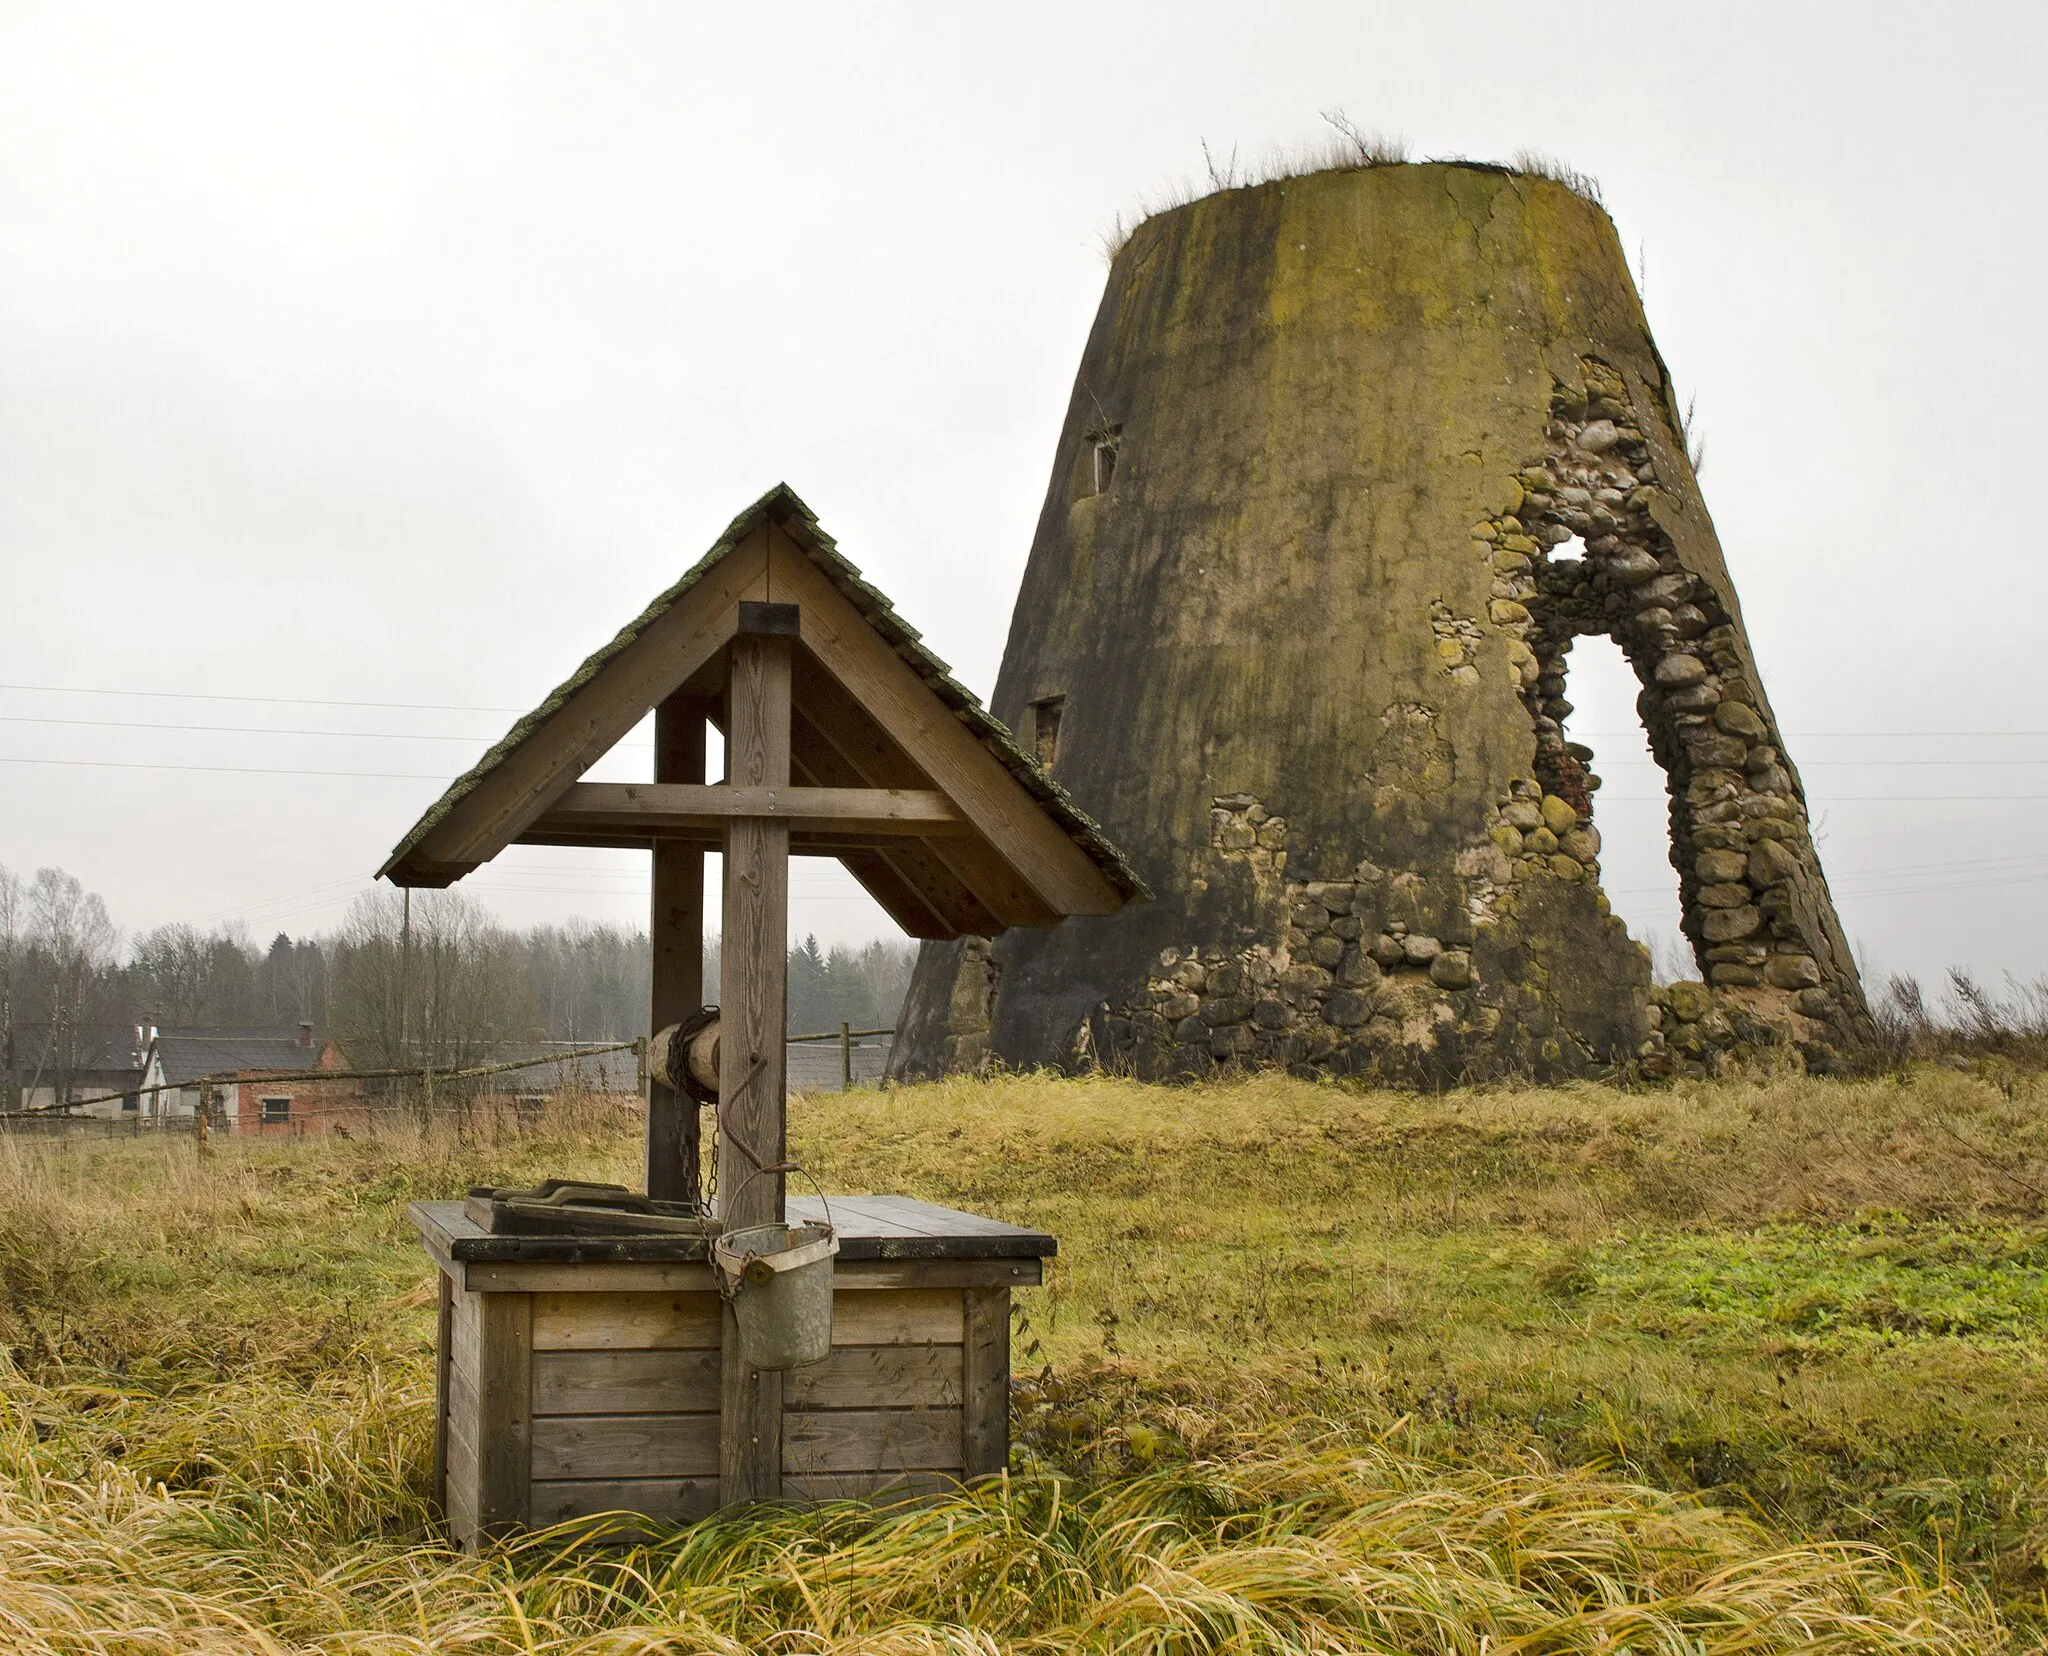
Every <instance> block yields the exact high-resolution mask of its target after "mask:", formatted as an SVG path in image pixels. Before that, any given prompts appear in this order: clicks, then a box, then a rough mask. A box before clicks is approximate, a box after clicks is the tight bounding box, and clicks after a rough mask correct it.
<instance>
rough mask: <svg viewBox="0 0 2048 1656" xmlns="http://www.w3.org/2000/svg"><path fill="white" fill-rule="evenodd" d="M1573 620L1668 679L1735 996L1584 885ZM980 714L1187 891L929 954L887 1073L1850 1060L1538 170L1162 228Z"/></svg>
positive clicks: (1599, 283)
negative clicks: (1681, 964) (1686, 969)
mask: <svg viewBox="0 0 2048 1656" xmlns="http://www.w3.org/2000/svg"><path fill="white" fill-rule="evenodd" d="M1573 536H1578V537H1582V538H1583V541H1584V544H1585V548H1586V555H1585V558H1584V560H1583V561H1579V560H1576V559H1571V560H1567V559H1564V558H1562V557H1558V556H1553V554H1552V548H1553V547H1554V546H1561V545H1562V544H1564V543H1566V542H1567V541H1569V540H1571V538H1572V537H1573ZM1587 632H1601V633H1606V634H1609V635H1611V636H1613V637H1614V638H1616V639H1617V640H1618V641H1619V642H1620V643H1621V645H1622V647H1623V648H1624V649H1625V650H1626V652H1627V653H1628V656H1629V658H1630V660H1631V661H1632V662H1633V663H1634V665H1635V667H1636V670H1637V673H1638V675H1639V677H1640V678H1641V679H1642V681H1643V684H1644V691H1643V698H1642V704H1641V705H1642V711H1643V715H1644V719H1645V723H1646V725H1647V727H1648V730H1649V733H1650V737H1651V742H1652V747H1653V751H1654V752H1655V753H1656V755H1657V757H1658V759H1659V761H1660V763H1661V764H1662V765H1663V766H1664V767H1665V770H1666V774H1667V782H1668V785H1669V788H1670V792H1671V800H1672V804H1671V820H1672V834H1673V861H1674V863H1675V865H1676V866H1677V868H1678V870H1679V873H1680V877H1681V882H1682V889H1681V897H1682V902H1683V908H1684V915H1685V928H1686V932H1687V935H1688V936H1689V937H1690V938H1691V939H1692V941H1693V943H1694V945H1695V947H1696V949H1697V950H1698V951H1699V953H1700V957H1701V964H1702V968H1703V975H1704V976H1705V977H1707V978H1708V979H1709V980H1710V981H1711V983H1712V985H1713V990H1712V993H1711V994H1709V993H1708V992H1707V991H1706V990H1704V989H1700V990H1697V991H1693V990H1686V989H1681V990H1680V991H1678V992H1677V993H1676V994H1675V995H1667V994H1666V993H1665V992H1664V991H1661V990H1655V989H1653V987H1652V985H1651V981H1650V973H1649V966H1648V961H1647V958H1646V956H1645V954H1644V951H1643V950H1642V949H1641V948H1640V947H1639V946H1638V945H1637V944H1636V943H1634V942H1633V941H1631V940H1630V939H1629V938H1628V936H1627V934H1626V932H1625V930H1624V928H1623V927H1622V925H1621V923H1620V921H1619V920H1618V919H1616V918H1614V917H1613V916H1612V915H1611V914H1610V912H1609V908H1608V904H1607V901H1606V899H1605V897H1604V896H1603V895H1602V893H1601V892H1600V889H1599V883H1598V876H1599V857H1598V835H1597V831H1596V830H1595V828H1594V826H1593V820H1592V815H1593V814H1592V810H1591V788H1592V787H1595V786H1597V782H1595V781H1591V780H1590V779H1589V778H1588V776H1587V774H1586V772H1585V770H1584V767H1583V760H1584V759H1585V758H1588V757H1590V755H1589V754H1587V753H1585V752H1584V751H1583V750H1581V751H1579V752H1578V753H1574V752H1573V751H1572V749H1571V747H1570V745H1569V742H1568V739H1567V737H1566V735H1565V733H1564V731H1563V730H1562V729H1561V727H1560V721H1561V720H1562V719H1563V717H1564V715H1565V713H1566V712H1567V711H1568V703H1566V702H1565V701H1564V699H1563V698H1564V694H1565V690H1566V680H1567V677H1568V674H1567V653H1568V651H1569V648H1570V641H1571V639H1572V638H1573V637H1575V636H1578V635H1581V634H1584V633H1587ZM994 710H995V712H996V714H997V715H998V716H999V717H1000V718H1002V719H1003V720H1005V721H1006V722H1007V723H1008V724H1010V726H1011V727H1012V728H1013V729H1015V730H1016V731H1018V732H1019V734H1020V735H1021V736H1022V737H1023V738H1024V740H1025V741H1026V743H1027V745H1035V746H1036V747H1037V748H1038V750H1039V753H1040V756H1041V758H1044V759H1049V761H1050V764H1051V769H1052V772H1053V774H1054V776H1055V777H1056V778H1057V779H1058V780H1059V781H1060V782H1061V783H1062V784H1063V785H1064V786H1065V787H1066V788H1067V789H1068V790H1069V791H1070V792H1071V793H1072V794H1073V795H1074V797H1075V798H1076V800H1077V801H1078V802H1079V803H1080V805H1081V806H1082V808H1083V809H1085V810H1087V811H1088V812H1089V813H1091V814H1092V815H1093V816H1095V817H1096V818H1097V819H1098V820H1099V821H1100V822H1101V823H1102V825H1103V826H1104V828H1105V829H1106V831H1107V832H1108V834H1109V835H1110V837H1111V838H1112V839H1114V840H1115V841H1116V842H1117V844H1119V845H1120V846H1122V847H1124V848H1125V849H1126V850H1127V851H1128V852H1129V853H1130V854H1131V856H1132V858H1133V860H1134V861H1135V862H1136V863H1137V865H1138V867H1139V869H1140V871H1141V873H1142V874H1143V875H1144V877H1145V879H1146V880H1147V881H1148V882H1149V883H1150V884H1151V885H1152V887H1153V889H1154V891H1155V892H1156V893H1157V894H1158V900H1157V901H1155V902H1154V903H1151V904H1149V905H1144V906H1140V907H1137V908H1133V909H1130V910H1126V911H1125V912H1124V913H1122V914H1119V915H1117V916H1114V917H1111V918H1108V919H1097V920H1070V921H1068V922H1066V923H1065V924H1064V925H1062V926H1061V927H1059V928H1058V929H1056V930H1054V931H1051V932H1013V933H1010V934H1008V935H1006V936H1004V937H1002V938H1000V939H997V940H996V941H995V942H994V943H993V944H987V943H979V942H969V943H966V944H948V945H928V946H927V948H926V950H925V953H924V955H923V957H922V959H921V960H920V963H919V967H918V971H917V975H916V980H915V982H914V984H913V988H912V992H911V997H910V1004H909V1006H908V1007H907V1008H906V1016H905V1024H904V1031H903V1035H902V1036H901V1038H900V1039H899V1041H898V1045H897V1054H898V1056H897V1059H896V1068H897V1071H898V1073H899V1074H904V1075H917V1074H929V1073H936V1072H940V1071H944V1070H949V1069H959V1068H971V1067H974V1066H977V1065H979V1064H982V1063H985V1062H988V1061H990V1060H1000V1061H1002V1062H1005V1063H1008V1064H1011V1065H1020V1066H1021V1065H1034V1064H1062V1065H1067V1066H1073V1065H1086V1064H1092V1063H1107V1064H1111V1065H1115V1066H1128V1067H1130V1068H1132V1069H1134V1070H1136V1071H1137V1072H1138V1073H1141V1074H1145V1075H1155V1076H1164V1075H1198V1074H1202V1073H1205V1072H1207V1071H1209V1070H1212V1069H1213V1068H1214V1067H1215V1066H1216V1065H1217V1064H1218V1063H1231V1062H1238V1063H1245V1064H1281V1065H1287V1066H1290V1067H1295V1068H1298V1069H1307V1070H1312V1071H1334V1072H1337V1073H1344V1074H1365V1075H1375V1076H1379V1077H1382V1078H1385V1079H1390V1080H1413V1081H1425V1082H1427V1081H1440V1080H1446V1079H1455V1078H1457V1077H1459V1076H1476V1075H1485V1074H1499V1073H1533V1074H1537V1075H1550V1074H1587V1073H1607V1072H1613V1071H1615V1070H1617V1069H1622V1068H1627V1067H1629V1066H1635V1067H1637V1068H1639V1069H1642V1070H1647V1071H1649V1072H1650V1073H1668V1072H1669V1071H1671V1070H1672V1069H1684V1068H1687V1067H1694V1068H1700V1069H1704V1068H1706V1067H1710V1066H1711V1065H1713V1064H1714V1063H1716V1062H1718V1061H1721V1055H1723V1054H1726V1053H1728V1052H1731V1051H1739V1050H1740V1049H1742V1048H1743V1047H1745V1046H1748V1045H1754V1044H1756V1043H1759V1042H1766V1041H1789V1042H1793V1043H1796V1044H1798V1045H1799V1046H1801V1047H1802V1048H1803V1049H1804V1050H1806V1051H1807V1053H1808V1054H1809V1056H1810V1058H1812V1059H1813V1060H1814V1061H1816V1062H1819V1063H1822V1064H1825V1063H1828V1062H1831V1061H1833V1060H1834V1055H1835V1054H1836V1053H1837V1052H1839V1050H1840V1048H1841V1047H1842V1046H1843V1044H1844V1043H1845V1041H1847V1040H1849V1039H1851V1038H1853V1036H1854V1034H1855V1032H1856V1028H1857V1025H1858V1023H1859V1020H1861V1019H1862V1018H1863V1016H1864V1012H1863V1002H1862V995H1861V990H1860V988H1859V986H1858V984H1857V980H1856V975H1855V968H1854V964H1853V962H1852V960H1851V958H1850V954H1849V950H1848V948H1847V946H1846V944H1845V943H1844V941H1843V938H1842V935H1841V931H1840V928H1839V926H1838V925H1837V923H1836V920H1835V917H1834V912H1833V907H1832V904H1831V902H1830V900H1829V897H1828V893H1827V888H1826V885H1825V882H1824V880H1823V878H1822V875H1821V871H1820V867H1819V863H1818V861H1817V859H1816V857H1815V855H1814V852H1813V847H1812V841H1811V838H1810V835H1809V833H1808V829H1807V821H1806V812H1805V808H1804V803H1803V798H1802V793H1801V788H1800V784H1799V780H1798V776H1797V773H1796V771H1795V770H1794V769H1793V768H1792V764H1791V761H1790V759H1789V758H1788V757H1787V756H1786V754H1785V749H1784V743H1783V742H1782V740H1780V739H1779V736H1778V733H1777V722H1776V719H1775V718H1774V716H1773V715H1772V713H1771V710H1770V707H1769V703H1768V701H1767V699H1766V697H1765V695H1764V692H1763V686H1762V681H1761V678H1760V676H1759V674H1758V672H1757V669H1756V664H1755V661H1754V659H1753V657H1752V655H1751V652H1750V649H1749V645H1748V641H1747V638H1746V636H1745V634H1744V631H1743V626H1742V619H1741V613H1740V608H1739V606H1738V604H1737V601H1736V596H1735V591H1734V588H1733V585H1732V583H1731V582H1730V580H1729V577H1728V571H1727V568H1726V565H1725V563H1724V562H1723V559H1722V555H1721V550H1720V546H1719V544H1718V542H1717V540H1716V538H1715V535H1714V529H1713V524H1712V522H1711V520H1710V518H1709V516H1708V513H1707V509H1706V505H1705V502H1704V501H1703V500H1702V499H1701V496H1700V492H1699V488H1698V484H1697V481H1696V480H1695V478H1694V476H1693V473H1692V469H1691V466H1690V465H1689V463H1688V462H1687V459H1686V456H1685V452H1684V445H1683V442H1682V439H1681V436H1680V433H1679V431H1678V429H1677V421H1676V419H1675V416H1674V412H1673V407H1672V390H1671V385H1670V378H1669V375H1668V374H1667V373H1666V371H1665V368H1664V365H1663V362H1662V360H1661V359H1660V358H1659V356H1658V353H1657V350H1656V347H1655V345H1654V343H1653V342H1652V340H1651V338H1650V334H1649V330H1648V327H1647V325H1646V323H1645V321H1644V317H1643V312H1642V308H1641V305H1640V303H1639V302H1638V299H1637V296H1636V293H1635V290H1634V287H1633V284H1632V283H1631V281H1630V278H1629V274H1628V268H1627V264H1626V260H1625V258H1624V255H1623V253H1622V249H1621V246H1620V243H1619V241H1618V238H1617V237H1616V234H1615V231H1614V227H1613V225H1612V224H1611V223H1610V222H1609V220H1608V218H1607V216H1606V214H1605V213H1604V212H1602V211H1601V210H1600V208H1599V207H1597V206H1595V205H1593V204H1592V203H1589V202H1587V201H1585V200H1583V199H1581V198H1580V197H1579V196H1577V195H1575V194H1573V193H1572V192H1571V191H1569V190H1568V189H1566V188H1564V187H1563V186H1561V185H1559V184H1556V183H1553V182H1550V181H1548V180H1544V179H1539V178H1533V177H1527V176H1521V175H1514V174H1509V173H1505V172H1501V171H1497V170H1493V169H1486V168H1479V167H1470V166H1456V165H1440V164H1429V165H1420V166H1395V167H1384V168H1375V169H1371V170H1364V171H1355V172H1333V173H1321V174H1315V175H1312V176H1308V177H1303V178H1296V179H1289V180H1286V181H1283V182H1279V183H1273V184H1268V185H1263V186H1259V187H1256V188H1251V189H1241V190H1233V191H1226V192H1224V193H1221V194H1218V195H1214V196H1211V197H1208V198H1206V199H1204V200H1201V201H1198V202H1195V203H1193V204H1191V205H1189V206H1186V207H1183V208H1180V209H1177V210H1175V211H1173V212H1169V213H1165V214H1161V215H1160V216H1158V217H1156V218H1153V219H1151V220H1148V221H1147V222H1146V223H1144V224H1143V225H1141V226H1140V227H1139V228H1138V230H1137V231H1136V233H1135V234H1134V235H1133V236H1132V237H1131V239H1130V241H1129V243H1128V244H1127V245H1126V246H1125V247H1124V248H1123V249H1122V250H1121V252H1120V253H1119V254H1118V255H1117V257H1116V259H1115V261H1114V263H1113V265H1112V267H1111V271H1110V277H1109V284H1108V291H1107V293H1106V294H1105V296H1104V298H1103V302H1102V306H1101V310H1100V311H1099V313H1098V315H1097V317H1096V321H1095V326H1094V329H1093V332H1092V333H1091V335H1090V338H1089V341H1088V346H1087V350H1086V354H1085V356H1084V357H1083V360H1082V364H1081V370H1080V373H1079V375H1078V377H1077V379H1076V383H1075V388H1074V396H1073V401H1072V404H1071V406H1070V408H1069V411H1068V415H1067V421H1066V426H1065V429H1064V431H1063V433H1062V436H1061V441H1060V446H1059V451H1058V456H1057V459H1056V460H1055V463H1054V467H1053V477H1052V483H1051V487H1050V489H1049V491H1048V493H1047V496H1046V502H1045V507H1044V511H1043V513H1042V515H1041V517H1040V520H1039V526H1038V533H1037V538H1036V540H1035V541H1034V543H1033V546H1032V552H1031V558H1030V563H1029V567H1028V569H1027V571H1026V574H1025V578H1024V583H1023V588H1022V591H1021V592H1020V594H1019V597H1018V601H1017V608H1016V613H1015V616H1014V618H1013V620H1012V624H1011V631H1010V638H1009V645H1008V649H1007V651H1006V653H1005V655H1004V660H1003V667H1002V672H1001V676H1000V679H999V681H998V684H997V688H996V693H995V697H994Z"/></svg>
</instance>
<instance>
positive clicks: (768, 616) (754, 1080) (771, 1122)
mask: <svg viewBox="0 0 2048 1656" xmlns="http://www.w3.org/2000/svg"><path fill="white" fill-rule="evenodd" d="M761 612H765V615H763V614H762V613H761ZM784 616H786V617H787V619H786V621H785V620H784V619H783V617H784ZM750 622H751V623H752V624H753V625H754V627H755V628H756V629H757V630H754V631H748V630H747V629H748V626H749V623H750ZM740 625H741V632H740V635H739V636H738V637H737V638H735V639H734V640H733V641H732V645H731V649H730V652H729V654H728V656H727V661H728V663H729V668H728V675H727V683H726V692H725V697H726V701H725V718H726V725H725V731H726V735H725V741H726V780H727V781H728V782H730V783H731V784H732V785H733V786H734V787H748V788H786V787H788V786H789V665H790V644H791V639H792V637H793V635H794V634H795V631H796V606H795V605H793V604H742V605H741V606H740ZM785 627H786V629H787V630H786V631H785V630H784V628H785ZM771 628H772V629H773V630H770V629H771ZM724 908H725V914H724V940H723V942H722V944H721V946H720V947H721V955H720V978H721V980H722V981H721V983H720V986H719V1018H718V1024H719V1064H718V1086H719V1098H720V1104H719V1113H720V1116H721V1118H722V1119H723V1122H724V1126H725V1131H724V1132H722V1133H721V1134H720V1135H719V1147H718V1200H719V1206H720V1209H721V1217H723V1219H724V1220H725V1223H726V1226H727V1228H728V1229H735V1228H738V1227H740V1226H743V1225H765V1224H769V1223H772V1222H775V1221H779V1220H780V1219H781V1218H782V1217H783V1212H784V1207H783V1181H782V1175H781V1174H779V1173H777V1174H766V1173H761V1172H759V1171H758V1170H757V1169H756V1167H755V1166H754V1164H753V1160H752V1157H751V1156H750V1155H749V1152H751V1153H752V1156H758V1157H759V1158H760V1160H761V1162H762V1163H763V1164H765V1165H767V1166H773V1165H775V1164H776V1163H778V1162H780V1161H782V1160H784V1159H785V1158H784V1146H785V1125H784V1082H785V1077H784V1074H783V1070H784V1055H785V1050H786V1049H785V1046H784V1042H785V1040H786V1039H787V1035H788V1031H787V1029H786V1028H785V1022H786V1018H787V1007H788V992H789V979H788V973H789V824H788V823H787V822H778V821H776V820H774V819H773V818H768V817H735V818H733V819H732V820H731V821H730V822H728V823H727V824H726V828H725V904H724ZM736 1139H737V1140H738V1141H739V1142H735V1140H736ZM742 1143H743V1144H744V1145H745V1147H746V1148H745V1149H742V1148H741V1144H742Z"/></svg>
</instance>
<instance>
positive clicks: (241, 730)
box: [0, 713, 654, 753]
mask: <svg viewBox="0 0 2048 1656" xmlns="http://www.w3.org/2000/svg"><path fill="white" fill-rule="evenodd" d="M0 724H32V725H76V726H82V727H85V728H88V729H93V730H196V731H204V732H207V733H210V734H217V735H223V736H347V737H350V738H355V737H366V738H369V739H371V740H374V741H381V742H495V741H496V740H498V738H497V736H494V735H490V734H485V735H480V736H434V735H427V734H424V733H420V732H415V731H410V730H287V729H282V728H280V727H278V726H276V725H206V724H156V723H153V722H150V721H148V720H144V719H45V718H36V717H34V716H32V715H29V714H25V713H0ZM653 748H654V744H653V743H652V742H621V743H619V744H618V746H617V747H615V748H613V749H612V750H611V751H612V752H615V753H616V752H621V751H624V750H627V749H633V750H636V751H639V750H644V751H647V752H652V751H653Z"/></svg>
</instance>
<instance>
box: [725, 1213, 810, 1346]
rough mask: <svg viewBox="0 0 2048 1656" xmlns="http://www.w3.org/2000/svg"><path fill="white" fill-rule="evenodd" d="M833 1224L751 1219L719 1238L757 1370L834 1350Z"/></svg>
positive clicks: (730, 1295)
mask: <svg viewBox="0 0 2048 1656" xmlns="http://www.w3.org/2000/svg"><path fill="white" fill-rule="evenodd" d="M838 1252H839V1237H838V1234H837V1233H836V1232H835V1231H834V1230H833V1228H832V1226H831V1225H830V1224H817V1223H808V1224H801V1225H749V1226H747V1227H746V1228H745V1229H744V1230H735V1231H727V1232H726V1233H725V1235H723V1236H721V1237H720V1238H719V1239H718V1240H717V1241H716V1242H715V1243H713V1244H712V1248H711V1258H712V1262H713V1264H715V1265H716V1266H717V1268H718V1275H719V1288H720V1291H721V1292H723V1293H724V1295H725V1296H726V1298H727V1299H729V1300H731V1301H732V1310H733V1317H734V1319H735V1320H736V1321H737V1322H738V1324H739V1334H740V1360H741V1361H742V1362H744V1363H746V1364H747V1366H748V1367H749V1368H757V1369H770V1370H774V1369H793V1368H801V1367H803V1365H804V1364H806V1363H822V1362H823V1361H824V1360H825V1359H826V1358H827V1357H828V1356H830V1355H831V1352H832V1256H833V1255H834V1254H836V1253H838Z"/></svg>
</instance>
